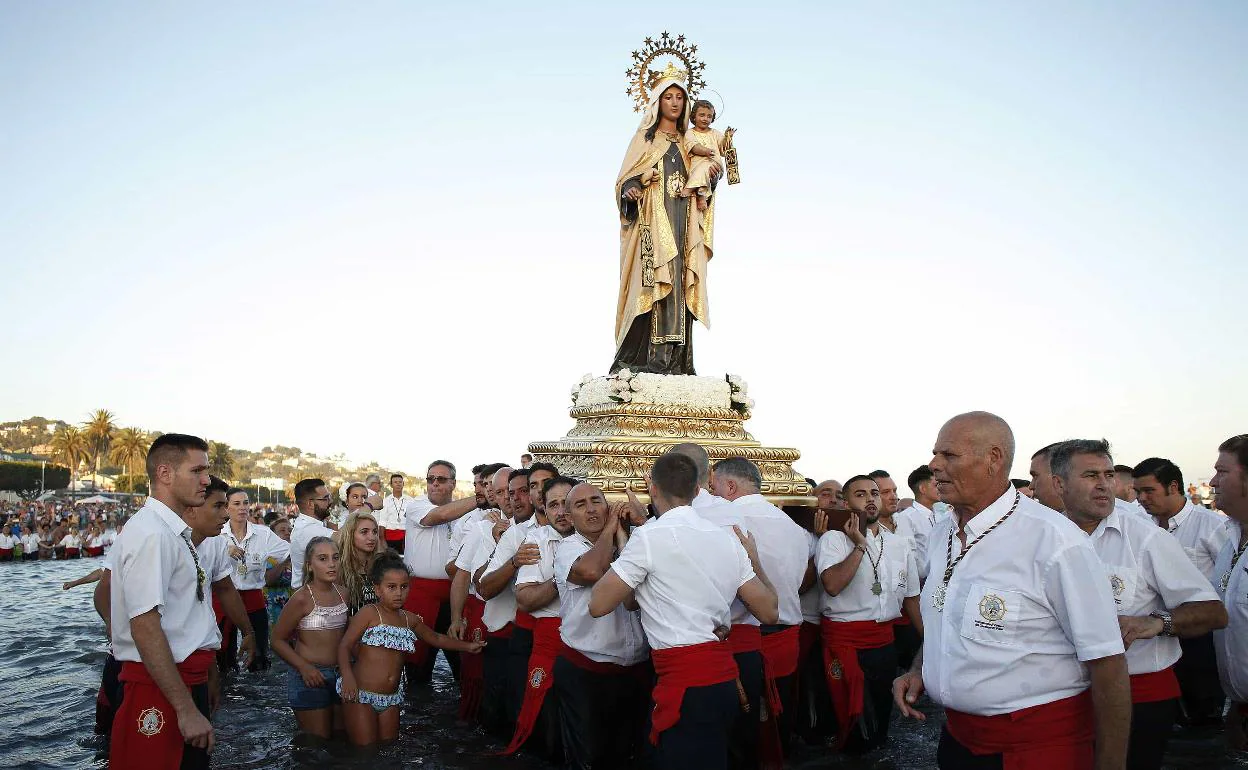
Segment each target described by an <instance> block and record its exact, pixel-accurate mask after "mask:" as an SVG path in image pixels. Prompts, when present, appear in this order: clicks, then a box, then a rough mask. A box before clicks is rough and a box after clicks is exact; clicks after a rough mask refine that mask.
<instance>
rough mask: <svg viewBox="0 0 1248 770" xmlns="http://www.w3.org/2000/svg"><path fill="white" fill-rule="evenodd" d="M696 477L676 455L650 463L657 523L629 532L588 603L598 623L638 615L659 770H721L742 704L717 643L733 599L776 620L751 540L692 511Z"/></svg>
mask: <svg viewBox="0 0 1248 770" xmlns="http://www.w3.org/2000/svg"><path fill="white" fill-rule="evenodd" d="M698 478H699V473H698V469H697V467H696V466H695V465H694V462H693V461H692V460H690V459H689V458H688V457H686V456H684V455H682V454H679V453H676V452H668V453H667V454H664V455H662V456H661V457H659V458H658V459H657V460H656V461H655V463H654V467H653V468H652V470H651V472H650V499H651V501H652V502H653V504H654V509H655V511H656V513H657V517H656V519H655V520H653V521H650V522H648V523H647V524H646V525H645V526H642V527H638V528H637V529H635V530H634V531H633V533H632V536H631V537H630V538H629V540H628V543H627V545H625V546H624V548H623V550H622V551H621V553H620V555H619V558H617V559H616V560H615V561H614V562H613V563H612V564H611V567H610V569H608V570H607V572H606V574H605V575H604V576H603V577H602V579H601V580H599V581H598V582H597V583H596V584H595V585H594V590H593V593H592V594H591V596H590V601H589V613H590V615H592V616H594V617H596V618H600V617H603V616H605V615H609V614H611V613H612V612H613V611H614V610H615V609H616V608H617V607H618V606H620V605H621V604H622V603H625V604H632V603H633V602H636V604H637V605H638V606H639V607H640V608H641V624H642V627H643V628H644V629H645V632H646V638H647V639H648V640H649V642H650V647H651V649H652V650H653V652H652V657H653V660H654V667H655V671H656V673H657V675H658V678H657V682H656V684H655V686H654V691H653V694H652V697H653V699H654V703H655V707H654V712H653V714H652V716H651V727H650V742H651V743H652V744H654V745H655V752H654V760H655V767H656V768H657V769H658V770H677V769H679V770H687V769H688V768H690V767H699V768H708V769H710V770H723V768H726V767H727V765H728V742H729V731H730V730H731V728H732V724H733V722H734V720H735V718H736V714H737V709H738V708H739V707H740V705H741V704H740V701H739V700H738V694H737V693H738V686H739V685H738V684H737V666H736V662H735V661H734V660H733V657H732V650H731V648H730V647H729V646H728V644H727V643H725V642H724V641H722V638H723V637H722V636H721V635H722V634H725V633H726V632H727V631H728V627H729V625H730V623H731V618H732V610H731V605H732V600H733V598H734V597H735V598H740V599H741V601H742V602H743V603H744V604H745V607H746V609H747V610H749V611H750V612H751V613H752V614H753V615H754V617H755V618H757V619H758V621H759V622H760V623H766V624H774V623H776V621H777V620H778V619H779V613H778V611H777V602H776V593H775V591H774V590H773V589H772V588H771V585H770V584H769V583H768V582H767V578H766V574H765V573H764V572H763V571H762V567H761V566H760V565H759V562H758V554H757V551H756V549H755V547H754V539H753V538H752V537H749V536H746V535H744V534H742V533H740V531H738V532H737V537H736V538H734V537H733V536H732V535H731V534H728V533H727V532H725V531H724V530H723V529H721V528H719V527H717V526H715V525H714V524H711V523H710V522H708V521H706V520H705V519H703V518H702V517H701V516H699V515H698V514H697V513H695V512H694V509H693V507H692V506H691V505H690V504H691V503H692V502H693V499H694V497H695V495H696V494H697V492H698ZM610 522H611V519H610V518H609V519H608V526H609V527H610V526H612V525H611V523H610ZM614 527H615V528H616V529H618V527H619V521H618V519H617V520H616V521H615V524H614ZM614 531H615V530H612V536H613V537H614Z"/></svg>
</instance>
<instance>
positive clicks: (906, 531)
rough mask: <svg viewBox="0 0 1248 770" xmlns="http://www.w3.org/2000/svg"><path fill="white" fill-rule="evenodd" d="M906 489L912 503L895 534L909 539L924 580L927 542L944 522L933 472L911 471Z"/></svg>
mask: <svg viewBox="0 0 1248 770" xmlns="http://www.w3.org/2000/svg"><path fill="white" fill-rule="evenodd" d="M906 486H908V487H909V488H910V492H911V493H912V494H914V503H913V504H912V505H911V506H910V507H909V508H906V509H905V510H904V511H900V512H899V513H898V514H897V534H899V535H902V536H904V537H908V538H910V539H911V541H912V543H913V545H914V559H915V562H916V563H917V564H918V565H919V577H920V578H921V579H924V580H926V579H927V566H928V565H927V541H928V538H929V537H931V534H932V528H933V527H935V526H936V522H937V521H939V520H940V519H942V518H943V514H941V515H938V514H937V513H936V507H937V505H938V504H939V503H940V495H939V494H938V493H937V491H936V479H935V478H934V477H933V476H932V469H931V468H929V467H927V466H926V465H920V466H919V467H917V468H915V469H914V470H912V471H910V475H909V476H907V477H906ZM903 668H909V666H908V665H907V666H904V667H903Z"/></svg>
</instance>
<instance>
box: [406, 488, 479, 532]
mask: <svg viewBox="0 0 1248 770" xmlns="http://www.w3.org/2000/svg"><path fill="white" fill-rule="evenodd" d="M476 507H477V498H476V497H473V496H472V495H469V496H468V497H463V498H460V499H459V500H452V501H450V502H449V503H447V504H446V505H439V506H438V507H437V508H434V509H433V510H432V511H429V512H428V513H426V514H425V515H424V517H423V518H421V520H420V523H421V525H423V526H426V527H435V526H437V525H439V524H446V523H447V522H451V521H455V520H456V519H458V518H459V517H461V516H463V515H464V514H466V513H468V512H469V511H471V510H473V509H474V508H476Z"/></svg>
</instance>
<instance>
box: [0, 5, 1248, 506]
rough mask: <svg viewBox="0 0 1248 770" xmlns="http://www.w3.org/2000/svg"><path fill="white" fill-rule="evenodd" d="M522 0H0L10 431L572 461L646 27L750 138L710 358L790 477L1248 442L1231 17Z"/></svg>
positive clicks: (703, 361) (1242, 19) (607, 289)
mask: <svg viewBox="0 0 1248 770" xmlns="http://www.w3.org/2000/svg"><path fill="white" fill-rule="evenodd" d="M521 5H522V4H516V3H492V2H479V3H473V4H471V5H468V4H461V5H454V4H436V5H435V4H427V3H415V2H402V3H400V2H394V3H382V2H363V3H332V2H297V3H296V2H271V3H263V4H256V3H242V2H213V3H197V4H190V3H179V4H174V5H169V4H157V3H126V2H110V3H75V4H70V3H30V2H27V3H5V4H3V5H0V116H2V119H0V287H2V289H0V291H2V296H3V306H2V307H3V309H2V310H0V362H2V364H3V367H4V370H5V375H4V377H3V384H0V420H10V419H20V418H24V417H28V416H31V415H35V414H38V415H42V416H45V417H49V418H52V417H56V418H63V419H69V420H81V419H84V418H85V417H86V416H87V412H88V411H89V410H91V409H95V408H100V407H107V408H109V409H112V410H113V411H114V412H116V413H117V415H118V418H119V421H120V422H121V423H122V424H124V425H137V426H141V427H144V428H149V429H159V430H163V431H182V432H191V433H198V434H201V435H206V436H208V437H210V438H213V439H215V440H221V441H226V442H228V443H230V444H232V445H235V446H240V447H244V448H250V449H259V448H260V447H261V446H263V445H265V444H276V443H282V444H287V445H295V446H299V447H301V448H303V449H304V450H305V451H314V452H318V453H321V454H332V453H336V452H345V453H346V454H347V456H348V457H349V458H351V459H353V460H356V461H366V460H374V459H375V460H378V461H380V462H382V463H383V464H391V465H394V466H398V467H403V468H408V469H418V468H423V466H424V464H425V463H426V462H427V461H428V460H430V459H433V458H434V457H448V458H450V459H452V460H454V461H456V462H457V463H460V464H461V465H471V464H473V463H476V462H484V461H492V460H497V459H501V460H507V461H512V462H514V461H515V459H516V458H517V457H518V456H519V454H520V453H521V452H522V451H524V448H525V445H526V444H527V443H528V442H529V441H534V440H550V439H555V438H558V437H560V436H562V435H564V434H565V433H566V432H567V430H568V428H569V427H570V426H571V421H570V419H569V418H568V417H567V407H568V392H569V390H570V388H571V387H572V386H573V385H574V384H575V383H576V382H577V381H579V379H580V378H581V376H582V375H583V374H585V373H590V372H592V373H596V374H605V373H606V369H607V367H608V365H609V364H610V362H611V358H612V354H613V352H614V351H613V329H612V326H613V321H614V314H615V302H616V282H617V276H618V240H617V239H618V220H617V217H616V214H615V210H614V207H613V201H612V194H611V190H612V185H613V182H614V179H615V175H616V172H617V170H618V167H619V163H620V160H621V158H622V157H623V154H624V150H625V147H626V145H627V143H628V140H629V138H630V137H631V135H632V132H633V131H634V129H635V128H636V122H637V120H638V118H637V116H636V115H635V114H634V113H633V112H632V107H631V103H630V102H629V100H628V99H627V97H626V96H625V95H624V90H625V87H626V82H625V78H624V71H625V69H626V68H627V67H628V66H629V64H630V61H629V52H630V51H631V50H632V49H633V48H635V47H637V46H638V45H639V44H640V42H641V40H642V39H643V38H644V37H646V36H647V35H657V34H658V33H659V32H661V31H663V30H668V31H670V32H672V33H673V34H675V33H683V34H685V35H687V36H688V37H689V38H691V39H692V40H693V41H694V42H696V43H697V44H698V45H699V48H700V50H699V53H700V54H701V55H702V56H703V57H704V59H705V61H706V62H707V69H706V78H707V80H708V82H709V84H710V87H711V88H712V89H714V90H716V91H718V92H719V94H721V95H722V98H723V100H724V102H725V107H726V109H725V112H724V113H723V115H722V116H721V120H720V122H719V123H718V124H717V127H719V128H724V127H726V126H727V125H732V126H735V127H736V128H737V129H738V132H739V133H738V140H737V144H738V147H739V151H740V159H741V175H742V178H743V183H742V184H740V185H737V186H734V187H731V188H728V189H726V190H724V192H723V194H722V195H721V196H720V202H719V208H718V211H717V218H716V221H717V231H716V247H717V248H716V253H715V258H714V260H713V261H712V263H711V266H710V276H709V286H710V292H711V294H710V301H711V308H712V318H713V331H711V332H707V331H705V330H703V329H700V328H699V330H698V332H697V333H696V338H695V339H696V342H695V353H696V363H697V366H698V370H699V373H701V374H708V375H715V376H719V375H722V374H723V373H725V372H731V373H734V374H739V375H741V376H743V377H744V378H745V379H746V380H747V381H748V382H749V383H750V392H751V395H752V396H753V397H754V398H755V399H756V400H757V402H758V404H757V407H756V410H755V417H754V419H753V420H751V422H750V423H749V428H750V430H751V431H752V432H753V433H754V434H755V436H756V437H757V438H759V439H760V440H762V441H764V442H766V443H769V444H771V445H778V446H794V447H797V448H799V449H800V450H801V451H802V453H803V459H802V460H801V461H800V462H799V463H798V464H797V467H798V470H799V471H801V472H803V473H804V474H806V475H809V476H816V477H819V478H824V477H829V476H835V477H840V478H842V479H843V478H845V477H846V476H848V475H851V474H853V473H858V472H865V471H867V470H870V469H872V468H875V467H884V468H887V469H889V470H891V471H892V472H893V475H894V476H895V477H898V479H899V480H904V478H905V476H906V474H907V473H908V472H909V471H910V470H911V469H912V468H913V467H915V466H916V465H918V464H919V463H922V462H926V461H927V460H928V459H929V458H930V454H929V450H930V448H931V445H932V440H933V438H934V437H935V434H936V431H937V429H938V428H939V426H940V425H941V423H942V422H943V421H944V420H945V419H946V418H948V417H950V416H951V415H953V414H955V413H957V412H961V411H964V410H968V409H987V410H991V411H994V412H997V413H999V414H1001V415H1002V416H1003V417H1005V418H1006V419H1007V420H1009V421H1010V423H1011V424H1012V425H1013V427H1014V429H1015V432H1016V435H1017V439H1018V443H1019V455H1020V459H1019V461H1018V462H1017V463H1016V466H1015V475H1025V473H1026V465H1027V463H1026V459H1027V457H1028V456H1030V454H1031V451H1033V450H1034V449H1036V448H1038V447H1039V446H1041V445H1044V444H1047V443H1049V442H1051V441H1055V440H1059V439H1063V438H1069V437H1072V436H1083V437H1101V436H1104V437H1108V438H1109V439H1110V441H1111V442H1113V443H1114V445H1115V446H1116V448H1117V450H1118V451H1117V453H1116V454H1117V459H1119V460H1120V461H1125V462H1128V463H1134V462H1135V461H1137V460H1139V459H1142V458H1143V457H1146V456H1148V455H1154V454H1158V455H1163V456H1169V457H1170V458H1172V459H1174V460H1175V461H1176V462H1178V463H1179V464H1180V465H1181V466H1182V467H1183V469H1184V471H1185V472H1186V475H1187V476H1189V477H1190V478H1192V479H1197V478H1200V477H1207V476H1208V475H1210V470H1209V469H1210V467H1211V466H1212V463H1213V460H1214V459H1215V455H1216V451H1215V448H1216V446H1217V444H1218V443H1219V442H1220V441H1221V440H1223V439H1224V438H1226V437H1227V436H1230V435H1232V434H1235V433H1241V432H1244V431H1248V403H1246V400H1245V398H1244V395H1243V391H1244V386H1243V383H1244V382H1246V381H1248V376H1246V375H1248V371H1246V370H1248V362H1246V361H1245V358H1246V356H1245V353H1244V351H1245V340H1246V339H1248V313H1245V309H1244V308H1245V297H1246V296H1248V268H1246V267H1245V265H1246V264H1248V263H1246V261H1245V253H1246V252H1248V217H1246V216H1245V212H1246V211H1248V139H1246V138H1245V137H1248V131H1246V126H1248V106H1246V105H1248V46H1245V45H1244V40H1245V33H1246V32H1248V5H1245V4H1243V3H1239V2H1232V1H1229V0H1228V1H1226V2H1194V3H1184V4H1175V3H1167V2H1133V3H1110V2H1091V3H1089V2H1057V3H1031V4H1022V3H1009V4H999V3H941V4H936V5H932V4H914V3H871V4H863V3H844V2H836V3H812V4H809V5H785V4H782V3H770V4H764V5H761V6H760V5H759V4H757V3H748V4H742V5H739V6H734V5H733V4H730V3H717V4H715V5H713V6H711V5H705V4H701V5H699V4H685V5H683V6H682V5H676V6H668V7H665V8H664V9H663V10H662V12H661V13H659V12H658V7H657V6H655V7H654V13H653V16H654V19H653V21H642V20H639V17H640V16H641V15H642V12H644V10H645V7H644V6H639V7H638V8H639V9H641V11H639V12H634V11H627V12H625V11H624V10H622V7H619V6H612V7H607V6H603V7H602V8H601V9H600V8H599V7H597V5H595V4H585V3H559V4H549V5H546V6H543V7H540V8H537V9H529V8H522V7H520V6H521ZM903 483H904V482H903Z"/></svg>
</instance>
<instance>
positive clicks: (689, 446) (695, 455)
mask: <svg viewBox="0 0 1248 770" xmlns="http://www.w3.org/2000/svg"><path fill="white" fill-rule="evenodd" d="M667 451H669V452H674V453H676V454H678V455H684V456H685V457H688V458H689V459H690V460H693V464H694V466H696V467H697V469H698V486H699V487H702V488H703V489H705V488H707V487H708V486H709V485H710V483H711V456H710V455H708V454H707V453H706V449H704V448H703V447H702V445H700V444H693V443H688V442H687V443H684V444H677V445H676V446H674V447H672V448H671V449H669V450H667Z"/></svg>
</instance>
